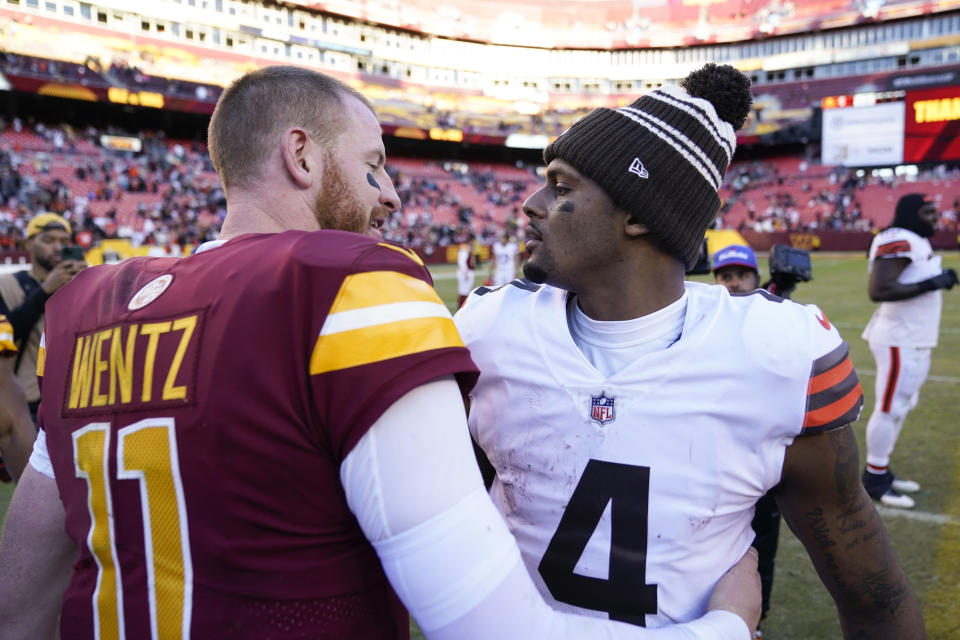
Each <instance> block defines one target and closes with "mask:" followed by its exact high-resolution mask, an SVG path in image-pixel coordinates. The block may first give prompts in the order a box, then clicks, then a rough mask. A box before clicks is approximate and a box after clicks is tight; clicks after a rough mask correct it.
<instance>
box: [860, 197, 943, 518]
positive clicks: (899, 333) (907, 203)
mask: <svg viewBox="0 0 960 640" xmlns="http://www.w3.org/2000/svg"><path fill="white" fill-rule="evenodd" d="M937 218H938V215H937V207H936V205H935V204H934V203H933V201H932V200H931V199H930V198H929V197H928V196H926V195H924V194H921V193H911V194H907V195H905V196H903V197H902V198H900V200H898V201H897V207H896V210H895V213H894V216H893V222H892V223H891V224H890V226H889V227H887V228H886V229H884V230H882V231H881V232H880V233H878V234H877V235H876V237H875V238H874V239H873V243H872V244H871V245H870V257H869V262H868V267H867V268H868V270H869V274H870V282H869V288H868V291H869V294H870V299H871V300H873V301H874V302H879V303H880V306H879V307H878V308H877V310H876V311H874V312H873V316H872V317H871V318H870V322H869V323H867V327H866V329H864V330H863V335H862V336H861V337H862V338H863V339H864V340H866V341H867V342H868V343H869V345H870V351H871V352H873V357H874V360H876V363H877V382H876V396H875V397H876V400H875V404H874V407H873V413H872V414H871V415H870V421H869V422H867V463H866V469H864V471H863V486H864V488H865V489H866V490H867V493H868V494H870V497H872V498H873V499H874V500H879V501H880V503H881V504H884V505H886V506H888V507H897V508H900V509H910V508H912V507H913V506H914V505H915V502H914V500H913V498H911V497H910V496H907V495H904V494H905V493H912V492H914V491H919V490H920V485H919V484H918V483H916V482H914V481H912V480H906V479H903V478H897V477H896V476H895V475H894V474H893V472H892V471H891V470H890V456H891V455H892V454H893V447H894V445H895V444H896V442H897V437H898V436H899V435H900V429H901V428H902V427H903V421H904V419H905V418H906V417H907V414H908V413H909V412H910V410H911V409H913V408H914V407H915V406H917V401H918V399H919V397H920V387H922V386H923V383H924V382H925V381H926V379H927V374H928V373H929V372H930V355H931V352H932V351H933V348H934V347H935V346H937V338H938V336H939V333H940V312H941V308H942V306H943V291H942V290H943V289H947V290H950V289H952V288H953V286H954V285H955V284H957V272H956V271H954V270H953V269H942V268H941V266H940V257H939V256H936V255H934V253H933V248H932V247H931V246H930V241H929V240H928V239H927V238H929V237H930V236H932V235H933V232H934V227H935V225H936V223H937Z"/></svg>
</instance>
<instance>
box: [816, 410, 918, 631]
mask: <svg viewBox="0 0 960 640" xmlns="http://www.w3.org/2000/svg"><path fill="white" fill-rule="evenodd" d="M830 437H831V444H832V445H833V447H834V452H835V454H836V464H835V467H834V481H835V487H836V493H835V499H834V504H833V505H832V507H826V505H822V506H821V505H817V506H815V507H813V508H812V509H810V510H808V511H807V512H806V513H805V514H804V519H803V526H805V527H806V528H807V529H808V531H809V533H810V535H811V536H812V538H813V540H814V541H815V542H816V544H817V546H818V547H819V548H820V550H821V557H822V567H821V570H822V571H823V572H824V577H827V578H828V579H829V580H831V581H832V582H833V583H834V585H835V589H836V595H837V596H838V598H837V603H838V605H839V606H840V609H841V612H843V611H844V610H846V611H848V612H849V611H850V610H851V608H852V609H853V610H860V611H865V610H868V609H869V610H872V611H873V612H874V613H877V612H885V613H887V614H888V615H889V616H891V617H893V616H896V613H897V609H898V608H899V607H900V605H901V604H902V603H903V601H904V599H905V598H907V597H908V596H909V595H910V587H909V585H908V583H907V582H906V579H905V578H904V576H903V575H902V572H901V571H900V570H899V567H898V564H897V560H896V556H895V554H894V552H893V549H892V547H891V545H890V544H889V542H888V541H887V540H886V537H885V535H884V533H883V523H882V521H881V520H880V517H879V515H878V514H877V512H876V510H875V509H874V508H873V505H872V504H871V502H870V499H869V498H868V497H867V495H866V493H865V492H864V491H863V489H862V488H861V487H860V480H859V460H858V457H859V456H858V452H857V446H856V440H855V439H854V437H853V434H852V432H850V431H849V430H848V429H845V430H839V431H837V432H835V433H833V434H831V435H830ZM848 556H849V557H848ZM845 605H847V606H845ZM876 622H880V621H879V620H876ZM866 626H867V627H869V626H870V624H867V625H866ZM849 637H851V638H857V639H861V638H863V639H866V638H869V637H870V636H869V635H868V634H867V632H866V631H865V630H864V629H859V630H858V631H856V632H855V633H854V634H853V635H851V636H849Z"/></svg>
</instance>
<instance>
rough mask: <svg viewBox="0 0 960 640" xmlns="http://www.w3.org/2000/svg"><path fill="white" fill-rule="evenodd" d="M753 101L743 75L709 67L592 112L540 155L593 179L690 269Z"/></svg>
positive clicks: (546, 159) (709, 65)
mask: <svg viewBox="0 0 960 640" xmlns="http://www.w3.org/2000/svg"><path fill="white" fill-rule="evenodd" d="M750 102H751V98H750V80H749V79H748V78H747V77H746V76H744V75H743V74H742V73H740V72H739V71H737V70H736V69H734V68H733V67H731V66H729V65H723V66H717V65H715V64H707V65H705V66H704V67H703V68H701V69H699V70H697V71H694V72H693V73H691V74H690V75H688V76H687V77H686V78H685V79H684V80H683V82H682V83H681V86H680V87H669V86H667V87H662V88H660V89H657V90H656V91H653V92H651V93H648V94H646V95H644V96H642V97H640V98H638V99H637V100H636V101H634V102H633V104H631V105H629V106H626V107H621V108H620V109H617V110H613V109H596V110H594V111H593V112H591V113H590V114H588V115H587V116H585V117H584V118H582V119H581V120H579V121H578V122H576V123H575V124H574V125H573V126H572V127H570V129H568V130H567V131H566V132H564V133H563V134H562V135H561V136H560V137H559V138H557V139H556V140H554V141H553V143H552V144H550V145H549V146H548V147H547V148H546V149H544V152H543V158H544V160H545V161H546V162H547V164H549V163H550V161H551V160H553V159H554V158H562V159H563V160H565V161H566V162H569V163H570V164H571V165H573V166H574V167H575V168H576V169H577V171H579V172H580V173H582V174H584V175H586V176H588V177H589V178H590V179H592V180H593V181H594V182H596V183H597V184H598V185H600V186H601V187H602V188H603V189H604V191H606V192H607V194H608V195H609V196H610V197H611V198H612V199H613V200H614V202H616V203H617V204H618V205H619V206H621V207H623V208H624V209H626V210H627V211H629V212H630V213H631V214H633V216H634V217H635V218H636V219H637V220H639V221H640V222H641V223H643V224H644V225H645V226H646V227H647V228H648V229H650V231H651V232H652V233H654V234H655V235H656V236H657V238H658V240H659V245H660V246H661V247H663V248H664V250H666V251H668V252H669V253H671V254H672V255H675V256H677V257H678V258H680V259H681V260H683V261H684V262H685V263H686V264H687V266H688V267H690V266H691V265H692V264H694V263H695V262H696V260H697V257H698V256H699V253H700V244H701V243H702V241H703V236H704V233H705V232H706V230H707V226H708V225H709V224H710V222H711V221H713V219H714V216H716V214H717V211H718V210H719V209H720V198H719V196H718V195H717V191H719V189H720V185H721V184H722V181H723V175H724V173H725V172H726V170H727V166H729V164H730V160H731V159H732V157H733V152H734V149H735V148H736V133H735V131H736V130H737V129H739V128H740V127H742V126H743V123H744V122H745V121H746V118H747V115H748V113H749V112H750ZM641 156H642V157H643V161H642V162H641V161H640V157H641ZM623 167H628V170H627V171H624V170H623ZM637 176H640V177H641V178H644V179H643V180H638V179H637Z"/></svg>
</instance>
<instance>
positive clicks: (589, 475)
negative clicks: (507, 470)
mask: <svg viewBox="0 0 960 640" xmlns="http://www.w3.org/2000/svg"><path fill="white" fill-rule="evenodd" d="M649 493H650V468H649V467H638V466H635V465H631V464H620V463H616V462H604V461H602V460H590V461H589V462H587V466H586V468H585V469H584V470H583V475H582V476H581V477H580V482H578V483H577V487H576V489H574V490H573V495H572V496H570V502H569V503H568V504H567V508H566V510H565V511H564V512H563V516H561V518H560V524H559V525H557V530H556V532H554V534H553V537H552V538H551V539H550V544H549V545H547V550H546V552H544V554H543V559H541V560H540V566H539V567H538V568H539V570H540V575H541V576H542V577H543V581H544V583H546V585H547V588H548V589H549V590H550V594H551V595H552V596H553V597H554V598H556V599H557V600H559V601H560V602H565V603H567V604H572V605H574V606H577V607H583V608H585V609H593V610H595V611H606V612H607V613H609V614H610V619H611V620H620V621H622V622H629V623H631V624H635V625H639V626H641V627H642V626H645V622H646V614H648V613H649V614H655V613H656V612H657V585H655V584H652V585H651V584H647V513H648V496H649ZM608 502H610V503H611V505H610V563H609V574H608V575H609V577H608V579H606V580H603V579H602V578H591V577H588V576H582V575H579V574H576V573H574V572H573V570H574V568H575V567H576V566H577V561H578V560H579V559H580V556H581V555H583V551H584V549H586V547H587V543H588V542H589V541H590V536H591V535H593V532H594V530H595V529H596V528H597V524H599V522H600V518H601V517H602V516H603V512H604V510H605V509H606V508H607V503H608Z"/></svg>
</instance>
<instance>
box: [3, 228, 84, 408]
mask: <svg viewBox="0 0 960 640" xmlns="http://www.w3.org/2000/svg"><path fill="white" fill-rule="evenodd" d="M71 237H72V235H71V229H70V223H69V222H67V221H66V220H65V219H64V218H62V217H61V216H58V215H57V214H55V213H41V214H40V215H38V216H36V217H34V218H33V219H32V220H30V222H29V224H27V232H26V242H25V247H26V249H27V251H28V252H29V253H30V264H31V266H30V269H29V270H27V271H18V272H16V273H5V274H0V313H3V314H5V315H6V316H7V318H8V319H9V320H10V324H12V325H13V336H14V342H15V344H16V345H17V349H18V350H19V353H18V354H17V356H16V360H15V364H14V371H15V373H16V376H17V380H18V381H19V382H20V385H21V386H22V387H23V389H24V391H25V392H26V394H27V401H28V402H29V405H30V413H31V415H32V416H33V418H34V420H36V417H37V406H38V405H39V404H40V387H39V385H38V384H37V351H38V349H39V347H40V336H41V334H42V333H43V326H44V313H43V310H44V304H46V302H47V299H48V298H50V296H52V295H53V294H54V293H56V292H57V291H58V290H59V289H60V288H61V287H63V286H64V285H65V284H67V283H68V282H70V281H71V280H73V278H74V277H75V276H76V275H77V274H78V273H80V271H82V270H83V269H84V267H86V266H87V265H86V263H84V262H83V261H82V260H64V259H63V256H62V251H63V249H64V248H65V247H66V246H68V245H69V244H70V240H71Z"/></svg>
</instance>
